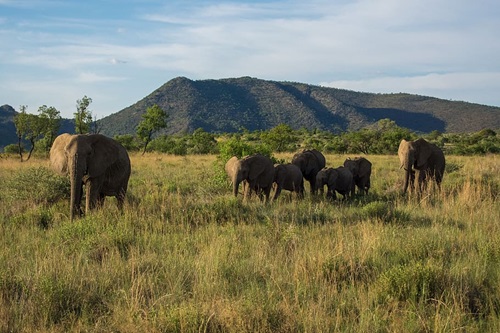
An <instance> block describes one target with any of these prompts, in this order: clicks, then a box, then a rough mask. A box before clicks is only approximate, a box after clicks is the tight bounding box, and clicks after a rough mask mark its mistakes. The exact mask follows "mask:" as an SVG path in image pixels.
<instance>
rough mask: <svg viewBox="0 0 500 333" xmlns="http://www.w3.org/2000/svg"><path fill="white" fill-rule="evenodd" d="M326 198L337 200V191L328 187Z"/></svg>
mask: <svg viewBox="0 0 500 333" xmlns="http://www.w3.org/2000/svg"><path fill="white" fill-rule="evenodd" d="M326 198H327V199H330V200H336V199H337V195H336V194H335V189H334V188H332V187H330V186H328V190H327V191H326Z"/></svg>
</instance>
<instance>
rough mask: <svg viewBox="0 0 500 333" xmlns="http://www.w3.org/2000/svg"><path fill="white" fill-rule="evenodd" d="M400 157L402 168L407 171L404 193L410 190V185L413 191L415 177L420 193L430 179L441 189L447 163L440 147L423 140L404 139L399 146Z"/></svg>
mask: <svg viewBox="0 0 500 333" xmlns="http://www.w3.org/2000/svg"><path fill="white" fill-rule="evenodd" d="M398 156H399V161H400V162H401V168H403V169H405V181H404V187H403V192H404V193H406V191H407V190H408V185H410V187H411V189H413V187H414V181H415V177H416V178H417V187H418V191H419V192H421V191H422V190H423V188H424V187H425V185H426V182H427V180H428V179H433V180H434V181H435V182H436V184H437V186H438V188H439V187H440V185H441V181H442V180H443V174H444V168H445V163H446V162H445V158H444V154H443V151H442V150H441V149H440V148H439V147H438V146H436V145H435V144H432V143H430V142H427V141H425V140H424V139H422V138H420V139H417V140H415V141H406V140H404V139H403V140H401V143H400V144H399V149H398ZM415 173H416V175H415Z"/></svg>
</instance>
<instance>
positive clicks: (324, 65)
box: [0, 0, 500, 119]
mask: <svg viewBox="0 0 500 333" xmlns="http://www.w3.org/2000/svg"><path fill="white" fill-rule="evenodd" d="M0 45H1V47H0V105H4V104H8V105H11V106H12V107H14V108H15V109H16V110H17V111H19V107H20V105H27V106H28V108H27V111H28V112H29V113H37V111H38V108H39V107H40V106H42V105H47V106H53V107H55V108H56V109H57V110H59V111H60V112H61V116H62V117H64V118H73V113H74V112H75V111H76V105H77V101H78V100H80V99H82V98H83V97H84V96H87V97H90V98H91V99H92V103H91V105H90V107H89V109H90V110H91V111H92V114H93V115H94V117H95V118H96V119H101V118H103V117H105V116H107V115H109V114H112V113H116V112H118V111H120V110H122V109H123V108H125V107H127V106H130V105H132V104H134V103H136V102H137V101H139V100H141V99H142V98H144V97H146V96H147V95H149V94H150V93H151V92H153V91H154V90H155V89H157V88H159V87H160V86H161V85H163V84H164V83H166V82H168V81H169V80H171V79H173V78H175V77H178V76H184V77H187V78H189V79H192V80H205V79H221V78H234V77H242V76H251V77H255V78H259V79H265V80H275V81H293V82H302V83H307V84H312V85H321V86H326V87H335V88H344V89H349V90H354V91H363V92H373V93H398V92H405V93H412V94H419V95H426V96H433V97H438V98H443V99H448V100H459V101H467V102H472V103H480V104H486V105H492V106H500V1H498V0H467V1H466V0H376V1H375V0H309V1H303V0H276V1H261V0H228V1H214V0H172V1H166V0H165V1H159V0H130V1H126V0H101V1H98V0H87V1H76V0H46V1H45V0H0Z"/></svg>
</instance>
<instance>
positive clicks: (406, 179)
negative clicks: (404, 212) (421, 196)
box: [403, 169, 410, 193]
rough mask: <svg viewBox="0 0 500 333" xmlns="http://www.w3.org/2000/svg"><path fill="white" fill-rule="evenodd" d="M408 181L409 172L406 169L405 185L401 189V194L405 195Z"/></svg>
mask: <svg viewBox="0 0 500 333" xmlns="http://www.w3.org/2000/svg"><path fill="white" fill-rule="evenodd" d="M409 181H410V170H409V169H407V170H405V185H404V188H403V193H406V191H407V190H408V183H409Z"/></svg>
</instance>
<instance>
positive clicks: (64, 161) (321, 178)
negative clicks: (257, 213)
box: [50, 133, 445, 220]
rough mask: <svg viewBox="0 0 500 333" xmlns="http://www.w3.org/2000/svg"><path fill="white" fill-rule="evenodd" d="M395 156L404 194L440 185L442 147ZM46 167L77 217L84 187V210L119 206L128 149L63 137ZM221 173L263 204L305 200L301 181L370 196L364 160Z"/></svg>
mask: <svg viewBox="0 0 500 333" xmlns="http://www.w3.org/2000/svg"><path fill="white" fill-rule="evenodd" d="M398 156H399V159H400V162H401V168H403V169H404V170H405V181H404V187H403V191H404V192H405V193H406V191H407V189H408V186H410V187H411V188H413V187H414V183H415V179H417V189H418V190H419V191H421V190H422V189H423V187H424V186H425V183H426V182H427V180H429V179H433V180H434V181H435V182H436V184H437V185H438V187H439V185H440V183H441V181H442V178H443V173H444V168H445V158H444V154H443V152H442V151H441V149H440V148H438V147H437V146H435V145H434V144H432V143H429V142H427V141H425V140H424V139H418V140H415V141H406V140H402V141H401V143H400V145H399V150H398ZM50 166H51V168H52V169H53V170H54V171H56V172H58V173H59V174H61V175H69V178H70V183H71V197H70V219H71V220H73V219H74V218H75V217H76V216H81V215H82V214H83V211H82V209H81V200H82V197H83V186H84V185H85V197H86V202H85V212H86V213H88V212H89V211H90V210H92V209H94V208H97V207H99V206H101V205H102V204H103V203H104V198H105V197H106V196H114V197H116V198H117V202H118V208H119V209H121V208H122V207H123V203H124V200H125V195H126V193H127V186H128V181H129V178H130V173H131V166H130V158H129V156H128V153H127V150H126V149H125V148H124V147H123V146H122V145H121V144H120V143H119V142H117V141H115V140H113V139H111V138H108V137H106V136H104V135H101V134H85V135H84V134H77V135H70V134H67V133H65V134H61V135H59V136H58V137H57V138H56V139H55V140H54V143H53V144H52V147H51V149H50ZM225 170H226V173H227V175H228V176H229V178H230V180H231V182H232V193H233V195H234V196H237V195H238V191H239V185H240V184H243V194H244V198H247V197H250V195H251V193H252V192H255V193H257V195H258V196H259V197H260V198H261V200H264V199H265V200H266V201H269V197H270V193H271V190H272V188H273V186H274V187H275V192H274V196H273V200H276V199H277V198H278V197H279V195H280V193H281V191H282V190H287V191H292V192H295V193H296V194H297V196H299V197H304V181H308V182H309V184H310V190H311V194H313V195H314V194H316V193H317V192H319V193H320V195H324V187H325V185H326V187H327V192H326V197H327V198H329V199H335V198H336V193H339V194H341V195H343V196H344V197H349V196H353V195H354V193H355V188H356V187H357V188H358V192H359V193H360V194H368V190H369V189H370V177H371V170H372V164H371V162H370V161H368V160H367V159H366V158H364V157H356V158H354V159H346V160H345V161H344V164H343V165H342V166H339V167H337V168H332V167H326V159H325V156H324V155H323V154H322V153H321V152H319V151H318V150H316V149H307V150H303V151H300V152H298V153H296V154H295V155H294V156H293V158H292V161H291V163H286V164H276V165H275V164H273V161H272V160H271V159H270V158H269V157H267V156H264V155H261V154H254V155H250V156H246V157H243V158H241V159H238V158H237V157H236V156H233V157H232V158H230V159H229V160H228V161H227V163H226V165H225Z"/></svg>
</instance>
